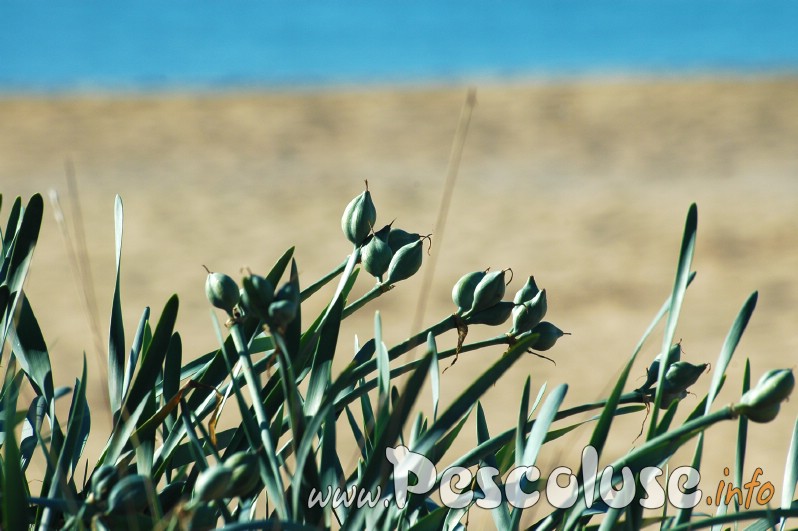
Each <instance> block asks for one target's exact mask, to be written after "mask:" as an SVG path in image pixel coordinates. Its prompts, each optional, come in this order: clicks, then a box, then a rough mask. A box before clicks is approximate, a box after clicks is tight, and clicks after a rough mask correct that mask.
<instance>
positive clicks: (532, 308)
mask: <svg viewBox="0 0 798 531" xmlns="http://www.w3.org/2000/svg"><path fill="white" fill-rule="evenodd" d="M516 298H518V296H516ZM516 304H518V303H516ZM547 309H548V303H547V302H546V290H545V289H544V290H542V291H538V293H537V295H535V296H534V297H533V298H532V300H530V301H527V302H524V303H523V304H520V305H518V306H516V307H515V308H513V329H512V331H511V332H510V333H511V334H512V335H518V334H522V333H524V332H528V331H530V330H532V329H533V328H534V327H536V326H537V325H538V323H540V322H541V321H542V320H543V318H544V317H545V316H546V310H547Z"/></svg>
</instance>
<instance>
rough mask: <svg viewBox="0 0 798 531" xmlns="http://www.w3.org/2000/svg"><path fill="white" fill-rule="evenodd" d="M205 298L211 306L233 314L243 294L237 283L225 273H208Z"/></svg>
mask: <svg viewBox="0 0 798 531" xmlns="http://www.w3.org/2000/svg"><path fill="white" fill-rule="evenodd" d="M205 296H207V297H208V300H209V301H210V303H211V304H213V305H214V306H216V307H217V308H219V309H220V310H224V311H226V312H227V313H232V311H233V308H235V306H236V304H238V300H239V298H240V296H241V293H240V292H239V290H238V285H237V284H236V281H235V280H233V279H232V278H230V277H229V276H227V275H225V274H224V273H210V272H209V273H208V278H207V279H206V280H205Z"/></svg>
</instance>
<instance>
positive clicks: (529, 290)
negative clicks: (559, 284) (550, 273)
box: [513, 275, 540, 304]
mask: <svg viewBox="0 0 798 531" xmlns="http://www.w3.org/2000/svg"><path fill="white" fill-rule="evenodd" d="M539 291H540V288H538V285H537V284H536V283H535V277H533V276H531V275H530V276H529V278H528V279H527V281H526V284H524V285H523V287H522V288H521V289H519V290H518V291H517V292H516V293H515V298H513V302H514V303H516V304H523V303H525V302H528V301H531V300H532V299H533V298H535V295H537V294H538V292H539Z"/></svg>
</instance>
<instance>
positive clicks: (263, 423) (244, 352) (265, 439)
mask: <svg viewBox="0 0 798 531" xmlns="http://www.w3.org/2000/svg"><path fill="white" fill-rule="evenodd" d="M230 334H231V335H232V336H233V344H234V345H235V348H236V350H237V351H238V357H239V359H240V360H241V368H242V369H243V372H244V378H245V379H246V382H247V387H248V388H249V393H250V397H251V398H252V407H253V409H254V410H255V416H256V417H257V419H258V429H259V430H258V431H259V432H260V439H261V443H262V444H263V450H264V451H265V452H266V455H272V456H273V455H277V454H276V452H275V450H274V444H273V442H272V437H271V433H270V432H269V419H268V418H267V417H266V410H265V409H264V408H263V402H262V401H261V399H260V392H261V385H260V378H259V377H258V378H256V376H255V372H254V370H253V367H252V359H251V358H250V356H249V349H248V348H247V345H246V343H245V342H244V338H243V336H242V335H241V330H240V327H239V325H238V324H237V323H236V324H234V325H233V326H232V327H231V329H230ZM242 414H246V412H244V411H242ZM258 453H260V452H258ZM266 462H268V463H269V464H271V465H272V470H271V474H272V476H273V479H274V480H275V482H277V483H278V484H280V483H281V480H280V473H279V470H276V469H275V468H274V466H273V461H272V460H271V459H268V458H267V459H266ZM266 469H267V470H268V467H266ZM263 483H264V485H265V486H266V488H267V489H269V486H270V485H271V484H272V482H271V481H266V478H264V482H263ZM274 490H276V489H274ZM269 495H270V496H271V498H272V499H273V500H275V501H277V500H280V499H282V496H283V492H282V488H280V489H279V491H277V492H269ZM282 505H283V504H280V503H276V504H275V508H276V509H278V510H280V508H281V507H282ZM280 512H281V513H282V512H284V511H280ZM287 517H288V515H287V514H281V518H287Z"/></svg>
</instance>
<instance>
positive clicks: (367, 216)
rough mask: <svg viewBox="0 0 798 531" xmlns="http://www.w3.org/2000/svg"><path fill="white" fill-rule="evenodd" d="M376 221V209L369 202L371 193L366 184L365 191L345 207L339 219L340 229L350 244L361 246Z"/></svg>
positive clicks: (371, 202) (372, 203) (370, 201)
mask: <svg viewBox="0 0 798 531" xmlns="http://www.w3.org/2000/svg"><path fill="white" fill-rule="evenodd" d="M376 221H377V209H376V208H375V207H374V202H373V201H372V200H371V192H369V190H368V183H366V191H365V192H363V193H362V194H360V195H359V196H357V197H355V198H354V199H352V201H350V202H349V204H348V205H347V206H346V209H345V210H344V215H343V217H342V218H341V229H343V231H344V235H345V236H346V238H347V239H348V240H349V241H350V242H352V243H353V244H355V245H361V244H362V243H363V240H365V239H366V237H368V235H369V234H370V233H371V228H372V227H373V226H374V223H375V222H376Z"/></svg>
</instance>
